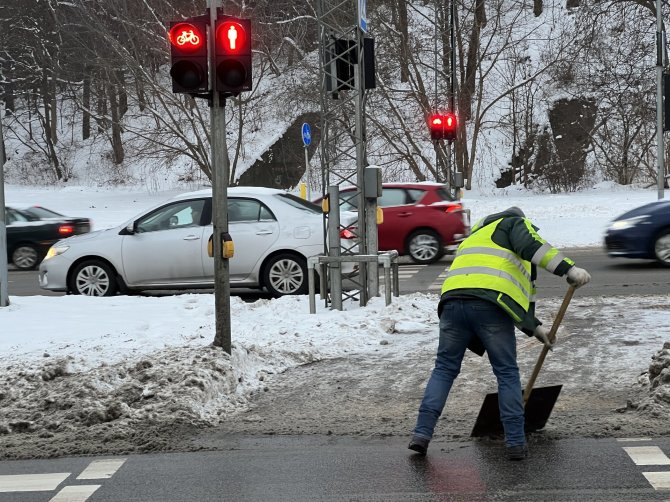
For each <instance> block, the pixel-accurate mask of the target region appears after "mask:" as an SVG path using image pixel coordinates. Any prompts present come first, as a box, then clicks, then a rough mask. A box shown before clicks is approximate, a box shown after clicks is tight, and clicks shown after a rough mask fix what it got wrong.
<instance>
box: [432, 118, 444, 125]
mask: <svg viewBox="0 0 670 502" xmlns="http://www.w3.org/2000/svg"><path fill="white" fill-rule="evenodd" d="M432 123H433V125H436V126H439V125H442V117H434V118H433V120H432Z"/></svg>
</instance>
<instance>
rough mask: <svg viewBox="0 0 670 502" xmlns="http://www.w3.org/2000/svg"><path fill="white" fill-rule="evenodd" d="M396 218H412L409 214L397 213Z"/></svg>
mask: <svg viewBox="0 0 670 502" xmlns="http://www.w3.org/2000/svg"><path fill="white" fill-rule="evenodd" d="M398 216H400V217H401V218H407V217H408V216H412V213H411V212H407V213H398Z"/></svg>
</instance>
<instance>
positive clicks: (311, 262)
mask: <svg viewBox="0 0 670 502" xmlns="http://www.w3.org/2000/svg"><path fill="white" fill-rule="evenodd" d="M372 262H377V264H378V265H382V266H383V267H384V297H385V300H386V305H390V304H391V294H392V293H393V296H395V297H398V296H400V282H399V280H398V252H397V251H385V252H383V253H379V254H377V255H370V254H359V255H352V256H325V255H317V256H310V257H309V258H308V259H307V278H308V282H309V313H310V314H316V281H315V278H314V270H315V268H316V267H317V266H318V267H319V275H320V277H321V281H319V285H320V288H319V293H320V295H321V298H325V297H326V294H327V291H326V290H327V282H328V281H327V277H328V275H327V274H328V273H327V267H326V266H327V265H328V264H329V263H339V264H342V263H359V264H362V263H372ZM340 294H341V292H340ZM333 305H340V306H341V305H342V299H341V298H340V299H339V302H336V301H333ZM340 310H341V308H340Z"/></svg>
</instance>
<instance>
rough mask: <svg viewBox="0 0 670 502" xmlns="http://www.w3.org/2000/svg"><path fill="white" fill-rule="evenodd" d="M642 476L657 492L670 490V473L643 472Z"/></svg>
mask: <svg viewBox="0 0 670 502" xmlns="http://www.w3.org/2000/svg"><path fill="white" fill-rule="evenodd" d="M642 474H644V477H645V478H647V481H649V484H651V486H653V487H654V488H655V489H656V490H670V472H643V473H642Z"/></svg>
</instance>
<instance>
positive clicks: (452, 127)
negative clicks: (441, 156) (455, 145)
mask: <svg viewBox="0 0 670 502" xmlns="http://www.w3.org/2000/svg"><path fill="white" fill-rule="evenodd" d="M457 134H458V119H457V118H456V114H455V113H451V112H447V113H445V114H444V139H448V140H449V141H453V140H455V139H456V135H457Z"/></svg>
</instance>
